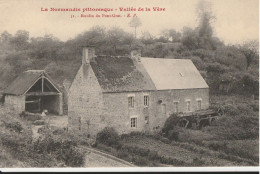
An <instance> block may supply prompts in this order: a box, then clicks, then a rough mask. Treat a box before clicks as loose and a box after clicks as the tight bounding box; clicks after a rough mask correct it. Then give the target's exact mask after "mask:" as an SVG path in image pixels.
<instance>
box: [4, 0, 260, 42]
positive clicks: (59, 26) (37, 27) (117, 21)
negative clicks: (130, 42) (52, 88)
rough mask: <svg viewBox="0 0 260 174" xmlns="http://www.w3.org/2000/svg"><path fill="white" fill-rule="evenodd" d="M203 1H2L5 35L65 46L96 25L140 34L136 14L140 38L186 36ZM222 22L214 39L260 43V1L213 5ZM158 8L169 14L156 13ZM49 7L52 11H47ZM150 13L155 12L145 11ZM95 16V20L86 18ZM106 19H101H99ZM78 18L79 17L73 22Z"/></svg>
mask: <svg viewBox="0 0 260 174" xmlns="http://www.w3.org/2000/svg"><path fill="white" fill-rule="evenodd" d="M199 1H200V0H73V1H72V0H0V13H1V15H0V33H2V32H3V31H5V30H6V31H8V32H9V33H11V34H15V32H16V31H17V30H27V31H29V33H30V37H38V36H44V35H45V34H53V35H54V36H56V37H58V38H59V39H61V40H62V41H66V40H68V39H72V38H74V37H75V36H77V35H78V34H80V33H82V32H84V31H86V30H88V29H90V28H91V27H93V26H95V25H100V26H104V27H106V28H111V27H114V26H118V27H120V28H122V29H124V30H125V31H128V32H132V33H133V32H134V29H133V28H132V27H130V26H129V22H130V20H131V18H130V17H127V15H128V14H130V15H131V16H133V15H134V14H136V15H137V16H138V17H139V18H140V20H141V22H142V25H141V26H140V27H138V28H137V36H140V35H141V33H142V32H145V31H148V32H149V33H151V34H153V35H155V36H158V35H159V34H160V33H161V31H162V30H164V29H175V30H176V31H181V30H182V28H183V27H185V26H186V27H191V28H195V27H196V26H198V16H197V12H196V6H197V4H198V2H199ZM208 1H210V2H211V5H212V7H211V8H212V13H213V14H214V16H215V17H216V19H215V20H214V21H213V23H212V26H213V28H214V35H215V36H217V37H219V38H220V40H222V41H223V42H225V43H226V44H242V43H243V42H246V41H248V40H253V39H257V40H258V38H259V2H258V0H208ZM121 7H122V8H131V7H133V8H136V10H138V9H139V8H143V9H144V11H124V12H120V8H121ZM153 7H159V8H165V11H153ZM45 8H47V9H48V11H42V9H45ZM50 8H80V11H74V12H71V11H69V12H68V11H67V12H64V11H62V12H61V11H50ZM85 8H109V9H113V10H114V11H112V12H100V11H99V12H96V11H94V12H93V11H92V12H90V11H85V12H83V9H85ZM145 8H149V9H150V10H151V11H145ZM81 14H84V15H94V16H95V17H80V16H81ZM97 14H98V15H100V16H101V17H96V15H97ZM102 14H105V15H112V14H117V15H121V16H122V17H119V18H115V17H114V18H113V17H102ZM71 15H74V16H75V17H74V18H71Z"/></svg>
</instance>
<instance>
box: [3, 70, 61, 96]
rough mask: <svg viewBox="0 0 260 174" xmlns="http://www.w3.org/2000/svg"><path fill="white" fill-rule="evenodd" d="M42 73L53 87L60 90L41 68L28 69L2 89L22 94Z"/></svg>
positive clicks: (6, 92) (5, 92) (10, 92)
mask: <svg viewBox="0 0 260 174" xmlns="http://www.w3.org/2000/svg"><path fill="white" fill-rule="evenodd" d="M42 75H44V76H45V77H47V78H48V80H49V81H50V82H51V83H52V84H53V85H54V87H55V88H56V89H58V91H60V89H59V88H58V87H57V86H56V85H55V84H54V83H53V82H52V80H51V79H50V77H49V76H48V75H47V74H46V73H45V72H44V71H43V70H28V71H25V72H23V73H22V74H20V75H19V76H18V77H16V79H14V81H13V82H12V83H11V84H10V85H9V86H8V87H7V89H6V90H5V91H4V94H12V95H23V94H24V93H25V92H26V91H27V90H28V89H29V88H30V87H31V86H32V85H33V84H34V83H35V82H36V81H37V80H38V79H39V78H40V77H41V76H42Z"/></svg>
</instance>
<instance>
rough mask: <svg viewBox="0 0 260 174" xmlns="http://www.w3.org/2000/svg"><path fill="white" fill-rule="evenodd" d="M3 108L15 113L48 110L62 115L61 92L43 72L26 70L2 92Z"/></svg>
mask: <svg viewBox="0 0 260 174" xmlns="http://www.w3.org/2000/svg"><path fill="white" fill-rule="evenodd" d="M4 106H5V107H7V108H9V109H12V110H14V111H15V112H17V113H21V112H23V111H26V112H31V113H41V112H43V110H48V112H49V113H52V114H58V115H62V114H63V102H62V92H61V90H60V89H59V88H58V86H57V85H56V84H55V83H54V82H53V81H52V80H51V78H50V77H49V76H48V75H47V74H46V73H45V72H44V71H43V70H28V71H25V72H23V73H22V74H20V75H19V76H18V77H17V78H16V79H15V80H14V81H13V82H12V83H11V84H10V85H9V86H8V87H7V89H6V90H5V91H4Z"/></svg>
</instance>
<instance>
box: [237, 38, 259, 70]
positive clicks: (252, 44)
mask: <svg viewBox="0 0 260 174" xmlns="http://www.w3.org/2000/svg"><path fill="white" fill-rule="evenodd" d="M239 49H240V50H241V52H242V53H243V54H244V55H245V57H246V61H247V66H246V69H248V67H249V66H250V65H251V64H252V62H253V61H254V60H255V61H257V58H258V57H259V55H258V52H259V42H258V41H256V40H252V41H249V42H246V43H244V44H243V45H242V46H240V47H239Z"/></svg>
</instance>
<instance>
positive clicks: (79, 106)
mask: <svg viewBox="0 0 260 174" xmlns="http://www.w3.org/2000/svg"><path fill="white" fill-rule="evenodd" d="M103 115H104V114H103V95H102V90H101V88H100V86H99V84H98V81H97V79H96V77H95V74H94V72H93V70H92V68H91V67H90V66H89V65H88V64H85V65H82V66H81V67H80V69H79V71H78V73H77V75H76V77H75V79H74V81H73V83H72V85H71V87H70V90H69V100H68V117H69V118H68V121H69V131H74V132H75V133H76V132H81V133H82V132H83V133H86V134H90V135H95V134H96V133H97V132H99V131H100V130H102V129H103V128H104V127H105V124H104V118H103Z"/></svg>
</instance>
